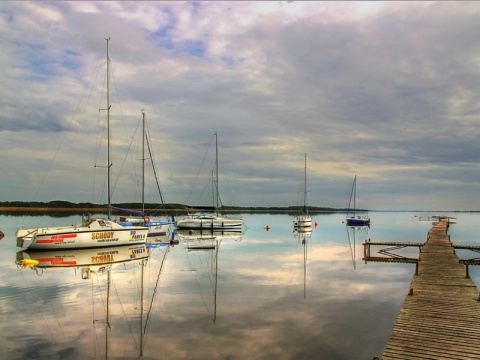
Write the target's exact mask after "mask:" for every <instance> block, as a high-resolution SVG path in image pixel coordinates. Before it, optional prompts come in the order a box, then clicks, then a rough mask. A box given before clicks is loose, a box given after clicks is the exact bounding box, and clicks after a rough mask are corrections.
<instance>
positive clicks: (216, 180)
mask: <svg viewBox="0 0 480 360" xmlns="http://www.w3.org/2000/svg"><path fill="white" fill-rule="evenodd" d="M215 183H216V184H215V188H216V190H217V192H216V204H215V211H216V212H218V204H219V202H220V200H219V197H220V195H219V193H218V137H217V132H216V131H215Z"/></svg>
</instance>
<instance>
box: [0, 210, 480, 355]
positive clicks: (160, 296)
mask: <svg viewBox="0 0 480 360" xmlns="http://www.w3.org/2000/svg"><path fill="white" fill-rule="evenodd" d="M244 219H245V221H246V223H247V224H248V231H246V232H244V233H233V234H231V233H213V234H212V233H208V232H207V233H205V232H202V233H199V232H196V233H189V232H188V231H187V232H186V233H185V232H176V233H173V234H172V235H171V236H168V237H166V236H163V237H160V238H158V239H152V240H151V242H150V243H149V244H147V246H146V247H147V250H146V251H147V254H148V256H147V257H146V258H143V259H140V260H131V261H125V262H123V263H122V262H120V263H117V264H111V265H106V264H98V265H102V266H104V269H105V271H100V270H97V269H93V266H92V264H90V265H89V264H86V265H85V266H87V265H88V267H90V269H91V271H90V279H88V278H87V279H82V276H81V274H82V271H81V268H82V266H83V265H82V266H80V265H75V266H70V267H44V268H40V267H39V266H38V265H40V261H39V262H38V264H36V265H32V266H30V267H29V268H24V267H23V263H21V262H19V261H21V260H23V259H33V258H34V257H35V256H37V255H35V254H33V255H32V254H30V252H27V251H22V252H21V253H20V254H18V260H19V261H17V251H18V250H19V249H17V248H16V247H15V239H14V236H13V235H14V233H15V227H16V226H17V223H19V222H20V221H21V219H20V218H14V217H2V216H1V215H0V224H1V228H2V230H3V231H4V232H5V236H6V238H5V239H3V240H2V241H0V251H1V252H2V254H3V257H0V264H1V265H2V272H0V301H1V304H2V320H3V321H2V323H1V325H0V345H1V346H2V348H3V349H7V350H6V352H5V353H4V354H2V356H3V357H2V359H3V358H5V359H6V360H11V359H21V358H27V357H29V358H36V359H49V360H52V359H54V360H56V359H65V358H68V359H82V360H83V359H96V358H105V356H106V355H108V357H109V358H113V357H115V358H128V359H132V358H138V357H139V354H143V358H147V357H148V358H155V359H167V360H172V359H187V358H188V359H200V360H203V359H227V358H230V359H252V358H262V359H275V360H277V359H294V358H297V359H318V358H322V359H371V358H372V357H373V356H374V355H375V356H380V355H381V354H382V351H383V347H384V346H385V344H386V343H387V341H388V337H389V334H390V332H391V330H392V328H393V325H394V324H395V320H396V317H397V315H398V311H399V310H400V308H401V305H402V303H403V300H404V298H405V294H406V293H407V291H408V288H409V285H410V282H411V279H412V276H413V271H414V267H412V266H411V265H408V264H389V263H384V264H382V263H377V264H374V265H373V266H372V265H370V263H368V265H367V264H365V263H363V262H361V261H358V256H359V255H360V253H361V252H362V245H363V244H361V242H362V241H363V240H364V238H367V237H368V238H371V239H372V240H385V241H405V240H413V241H415V240H417V239H418V240H421V239H424V238H425V236H426V234H427V231H428V230H429V228H430V224H425V223H422V222H419V221H418V219H414V217H413V214H406V213H400V214H392V213H385V214H382V213H373V214H372V220H373V221H374V224H375V226H374V227H372V228H370V229H368V233H367V232H365V231H366V230H367V229H362V230H360V229H352V228H349V229H346V228H345V224H342V221H343V220H344V216H343V214H328V215H318V216H316V218H315V220H316V221H318V227H317V228H314V229H313V232H311V233H310V232H309V231H305V232H294V233H292V222H291V215H290V216H288V215H285V214H252V215H250V214H247V215H245V216H244ZM44 220H45V219H44V218H42V217H37V218H34V219H31V221H32V222H35V221H36V222H38V223H40V224H41V223H43V222H44ZM477 220H478V216H477V217H475V218H473V219H471V221H469V222H468V224H475V223H478V221H477ZM267 225H268V226H269V227H270V231H266V226H267ZM464 229H466V227H465V226H463V225H462V227H459V228H458V229H455V228H453V229H452V230H453V231H460V230H464ZM348 231H349V232H350V233H348ZM353 231H355V233H354V232H353ZM346 232H347V233H346ZM476 234H477V229H476V227H475V228H474V227H473V225H472V229H471V230H469V231H468V234H467V233H465V234H463V233H462V234H459V233H458V235H457V236H453V235H452V238H453V239H457V238H458V239H461V240H462V243H464V242H465V241H463V239H467V238H472V239H473V238H475V236H476ZM462 238H463V239H462ZM149 240H150V239H149ZM175 242H176V243H175ZM217 242H218V245H217ZM170 244H173V245H175V246H172V245H170ZM196 245H200V246H196ZM202 245H203V246H202ZM212 245H213V246H212ZM202 247H205V249H201V248H202ZM81 251H83V250H81ZM22 253H23V254H22ZM43 254H44V255H45V253H43ZM59 255H60V254H59ZM67 255H68V254H62V255H61V256H52V258H57V259H56V260H55V261H54V263H59V262H60V260H58V258H60V257H62V256H63V260H69V259H70V260H71V259H73V257H69V256H67ZM94 256H97V255H90V256H89V257H87V260H90V259H91V258H92V257H94ZM75 258H77V256H76V255H75ZM167 258H168V261H167ZM78 259H79V257H78ZM33 260H37V261H38V258H37V259H33ZM77 261H78V263H81V261H79V260H77ZM15 262H17V264H19V265H18V267H17V266H16V264H15ZM352 263H353V265H354V266H353V269H352ZM20 264H22V265H20ZM34 266H35V267H36V270H35V269H33V267H34ZM108 269H109V270H108ZM92 270H93V271H92ZM473 271H476V270H475V269H472V272H473ZM37 272H38V274H42V275H41V276H37ZM108 272H109V273H110V279H109V274H108ZM143 278H144V281H143ZM142 284H144V286H143V290H142V286H141V285H142ZM108 287H109V288H110V291H109V292H108V291H107V288H108ZM107 294H108V295H109V296H108V297H109V298H110V303H109V316H108V317H107ZM142 298H143V301H142ZM106 319H109V321H106ZM372 322H373V323H374V324H373V325H372ZM142 324H143V325H142ZM107 325H109V327H108V335H107V334H106V332H107ZM107 340H108V342H107ZM106 345H108V352H107V351H106Z"/></svg>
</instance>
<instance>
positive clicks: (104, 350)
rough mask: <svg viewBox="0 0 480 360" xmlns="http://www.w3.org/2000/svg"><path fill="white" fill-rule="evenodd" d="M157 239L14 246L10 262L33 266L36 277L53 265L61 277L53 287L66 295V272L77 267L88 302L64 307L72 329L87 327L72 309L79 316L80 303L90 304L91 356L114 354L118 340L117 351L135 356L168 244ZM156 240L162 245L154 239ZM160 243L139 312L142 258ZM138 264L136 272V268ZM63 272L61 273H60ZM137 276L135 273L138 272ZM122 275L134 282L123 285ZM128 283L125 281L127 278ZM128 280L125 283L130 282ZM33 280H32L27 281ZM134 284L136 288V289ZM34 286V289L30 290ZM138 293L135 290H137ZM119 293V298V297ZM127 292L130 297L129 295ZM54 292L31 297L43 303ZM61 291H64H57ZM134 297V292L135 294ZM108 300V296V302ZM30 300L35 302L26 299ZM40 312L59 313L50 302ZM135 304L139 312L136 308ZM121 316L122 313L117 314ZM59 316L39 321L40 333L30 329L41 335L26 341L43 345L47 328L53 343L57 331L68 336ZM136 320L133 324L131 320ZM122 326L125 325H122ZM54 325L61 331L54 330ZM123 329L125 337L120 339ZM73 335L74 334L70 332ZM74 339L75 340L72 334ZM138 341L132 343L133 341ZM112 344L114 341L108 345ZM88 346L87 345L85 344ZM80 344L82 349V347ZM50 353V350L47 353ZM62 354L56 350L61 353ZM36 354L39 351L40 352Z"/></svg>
mask: <svg viewBox="0 0 480 360" xmlns="http://www.w3.org/2000/svg"><path fill="white" fill-rule="evenodd" d="M156 241H157V244H154V243H149V244H147V245H148V246H147V245H146V244H141V245H132V246H128V245H127V246H118V247H105V248H96V249H77V250H54V251H28V250H24V251H20V252H18V253H17V254H16V261H15V262H16V264H17V266H18V267H19V268H20V269H22V271H29V270H33V271H35V273H36V274H37V275H38V276H39V279H42V278H44V277H48V276H49V274H51V272H52V271H53V272H54V273H56V275H58V273H59V272H60V273H61V276H62V277H61V278H60V279H63V281H64V282H65V284H59V288H61V287H68V288H69V289H67V290H66V291H67V292H69V293H70V294H71V295H74V293H75V289H73V288H72V287H71V285H68V284H69V282H68V281H69V272H70V271H72V270H73V273H74V276H75V277H76V276H77V275H78V273H80V275H81V279H82V280H83V281H86V282H87V283H89V285H90V290H91V302H87V301H83V302H81V304H80V305H81V309H80V311H79V309H77V308H76V307H75V304H73V306H72V309H71V311H69V310H67V313H68V316H70V319H67V320H68V321H73V322H74V323H75V331H76V332H78V333H82V334H84V333H88V330H87V329H86V328H85V326H86V322H85V321H82V320H81V319H79V318H75V317H74V316H72V315H73V314H74V313H75V312H77V311H79V314H81V316H83V317H85V315H86V312H85V311H83V310H84V308H85V306H90V305H91V311H92V315H91V324H92V330H91V332H92V334H93V336H94V340H93V344H94V348H93V355H92V354H90V355H92V356H93V357H94V358H97V357H101V358H105V359H109V358H111V357H117V356H118V353H117V351H118V350H119V349H121V346H120V344H122V342H123V350H122V351H123V354H124V355H125V354H126V353H127V352H128V350H130V351H131V352H133V353H136V356H140V357H141V356H143V349H144V346H145V341H146V334H147V332H148V324H149V322H148V321H149V315H150V312H151V309H152V305H153V301H154V295H155V293H156V289H157V286H158V280H159V278H160V273H161V270H162V269H163V264H164V261H165V259H166V255H167V254H168V246H165V243H164V241H165V239H163V238H161V239H160V238H159V239H157V240H156ZM159 243H161V244H162V245H159ZM159 246H162V247H164V248H165V252H164V256H163V260H162V264H161V266H160V268H159V271H158V276H157V283H156V286H155V289H154V290H155V291H154V292H153V295H152V296H151V299H150V305H149V308H148V311H147V312H146V316H145V309H144V295H145V292H144V283H145V281H144V274H145V268H146V264H147V262H148V258H149V255H150V254H151V252H152V251H153V250H152V249H155V248H156V247H159ZM138 269H140V274H138V271H137V270H138ZM114 274H116V275H117V276H118V277H117V279H118V282H117V281H115V280H114V277H113V275H114ZM65 275H67V277H64V276H65ZM138 277H139V278H138ZM126 278H128V279H129V280H130V281H131V282H132V283H134V284H135V286H134V288H135V290H134V291H133V294H132V290H131V289H127V291H124V290H125V287H124V285H125V279H126ZM127 283H128V282H127ZM132 283H131V284H130V285H132ZM32 286H34V284H32ZM77 286H79V287H80V288H81V289H82V292H87V289H86V286H84V285H81V284H77V285H76V287H77ZM137 286H139V287H140V289H137ZM36 291H38V289H37V290H36ZM138 291H139V292H140V294H137V292H138ZM123 295H125V298H123ZM132 295H134V296H133V298H132ZM59 296H60V295H53V296H52V295H51V294H50V295H49V296H48V298H47V299H41V298H40V297H41V293H40V294H37V295H35V296H34V297H33V299H34V300H35V301H36V302H37V303H44V302H45V300H47V301H54V300H56V299H57V297H59ZM63 296H68V293H67V295H63ZM137 297H138V298H137ZM112 300H113V301H114V302H113V304H112ZM32 305H35V304H32ZM36 305H37V306H39V308H41V316H42V317H43V318H44V321H45V319H46V318H47V317H48V318H50V317H52V316H53V317H57V316H59V314H58V313H57V311H56V308H55V306H52V307H51V310H52V312H51V313H49V312H48V310H49V308H48V307H43V306H40V305H39V304H36ZM138 310H139V313H138ZM122 318H123V319H122ZM61 322H62V321H61V320H59V319H57V320H56V325H57V326H58V328H57V327H56V326H55V325H53V326H52V325H49V324H48V322H47V321H45V325H46V326H45V331H44V333H40V334H32V336H33V337H35V336H36V337H38V338H39V339H40V338H43V340H32V343H31V346H33V347H35V346H36V345H34V344H35V343H41V344H42V346H43V347H45V348H47V349H48V347H49V346H48V343H49V341H48V340H47V339H48V338H47V337H46V336H47V335H48V334H50V337H51V340H52V341H53V343H54V345H57V343H58V341H59V340H57V339H56V337H57V336H60V337H63V339H64V341H65V342H66V343H68V342H70V341H72V340H69V336H72V335H73V332H69V331H64V329H62V326H61V325H60V324H61ZM135 322H138V323H139V325H135ZM126 328H128V331H126ZM59 331H60V332H62V334H61V335H60V334H59ZM125 335H127V338H126V339H127V340H126V341H125V337H124V336H125ZM73 336H75V335H73ZM77 341H78V340H77ZM137 341H138V343H137ZM112 344H114V345H112ZM87 349H88V347H87ZM83 350H85V349H82V350H81V351H83ZM38 351H39V352H46V353H47V354H48V350H38ZM51 355H53V354H51ZM64 355H65V354H63V355H60V358H62V357H63V356H64ZM77 356H78V357H79V358H83V355H79V354H74V353H70V354H68V357H71V358H75V357H77ZM40 357H41V356H40Z"/></svg>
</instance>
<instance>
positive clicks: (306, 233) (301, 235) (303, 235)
mask: <svg viewBox="0 0 480 360" xmlns="http://www.w3.org/2000/svg"><path fill="white" fill-rule="evenodd" d="M293 236H294V237H295V239H297V241H298V242H299V243H300V244H301V245H302V247H303V298H304V299H306V298H307V258H308V256H307V252H308V243H309V242H310V240H311V238H312V227H311V226H306V227H295V228H294V229H293Z"/></svg>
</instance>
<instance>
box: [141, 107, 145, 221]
mask: <svg viewBox="0 0 480 360" xmlns="http://www.w3.org/2000/svg"><path fill="white" fill-rule="evenodd" d="M142 129H143V135H142V212H143V213H144V214H145V111H144V110H143V109H142Z"/></svg>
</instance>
